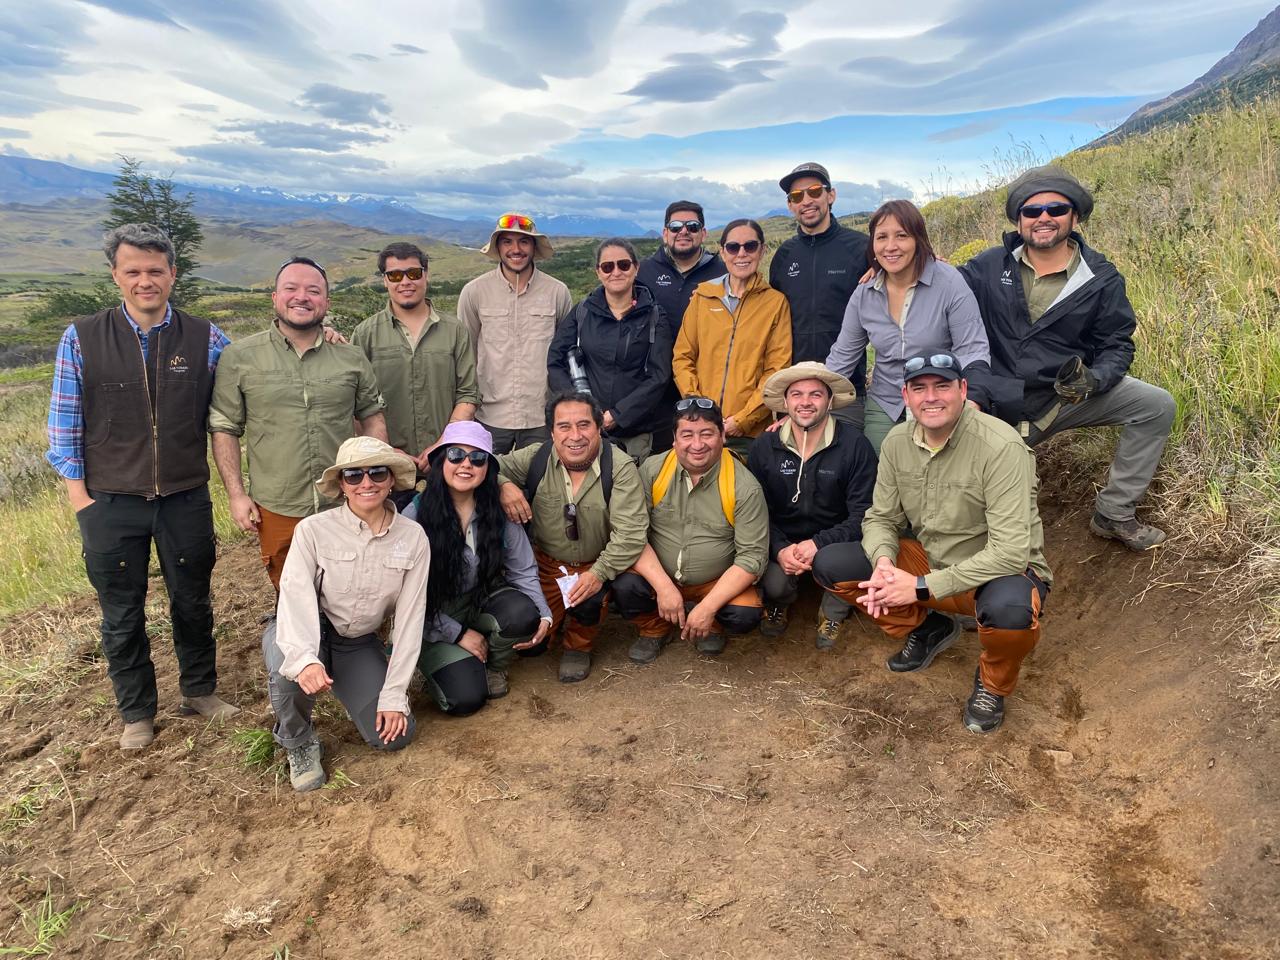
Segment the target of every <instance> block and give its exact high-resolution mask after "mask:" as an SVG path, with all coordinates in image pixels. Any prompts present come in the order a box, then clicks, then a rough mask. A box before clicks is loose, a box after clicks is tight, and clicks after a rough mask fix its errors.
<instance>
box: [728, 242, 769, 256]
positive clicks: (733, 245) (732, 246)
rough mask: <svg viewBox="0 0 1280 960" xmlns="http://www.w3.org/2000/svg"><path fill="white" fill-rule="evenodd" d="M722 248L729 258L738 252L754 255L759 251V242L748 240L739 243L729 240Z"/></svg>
mask: <svg viewBox="0 0 1280 960" xmlns="http://www.w3.org/2000/svg"><path fill="white" fill-rule="evenodd" d="M724 248H725V249H726V250H728V251H729V255H730V256H733V255H734V254H736V253H737V252H738V251H739V250H742V251H744V252H746V253H755V252H756V251H757V250H759V249H760V241H759V240H748V241H747V242H746V243H739V242H738V241H737V240H730V241H729V242H728V243H726V244H724Z"/></svg>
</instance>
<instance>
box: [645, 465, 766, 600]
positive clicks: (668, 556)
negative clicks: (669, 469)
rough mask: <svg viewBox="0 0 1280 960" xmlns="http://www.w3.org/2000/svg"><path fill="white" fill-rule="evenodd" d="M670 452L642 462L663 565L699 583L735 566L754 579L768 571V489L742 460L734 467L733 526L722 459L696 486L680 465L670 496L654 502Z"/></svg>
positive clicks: (681, 579) (681, 580) (652, 532)
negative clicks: (728, 514)
mask: <svg viewBox="0 0 1280 960" xmlns="http://www.w3.org/2000/svg"><path fill="white" fill-rule="evenodd" d="M666 459H667V455H666V454H665V453H659V454H655V455H654V456H652V457H649V458H648V459H647V460H645V462H644V463H642V464H641V465H640V482H641V483H642V484H643V485H644V496H645V502H646V503H647V504H648V506H649V544H650V546H652V547H653V550H654V553H656V554H657V555H658V559H659V560H660V561H662V569H663V570H665V571H666V572H667V576H669V577H671V579H672V580H674V581H675V582H676V583H678V584H684V585H688V586H699V585H701V584H704V583H710V582H711V581H713V580H718V579H720V577H721V576H722V575H723V574H724V572H725V571H726V570H728V569H729V567H731V566H738V567H741V568H742V569H743V570H745V571H747V573H749V574H751V575H752V576H754V577H757V578H758V577H759V576H760V574H762V573H764V568H765V564H766V563H767V562H768V559H769V513H768V510H767V509H766V508H765V503H764V491H763V490H761V489H760V484H759V482H758V481H757V480H756V478H755V477H754V476H752V474H751V471H750V470H748V469H747V468H746V467H745V466H743V465H742V464H741V463H739V464H737V465H736V468H735V469H734V471H733V493H734V506H733V519H734V522H733V524H730V523H729V520H728V518H726V517H725V515H724V506H723V504H721V502H720V485H719V477H720V466H721V465H720V463H719V462H717V463H715V464H714V465H713V466H712V467H711V469H710V470H708V471H707V473H706V474H705V475H704V476H703V478H702V479H701V480H699V481H698V483H697V485H696V486H695V485H694V483H693V480H692V479H691V478H690V476H689V474H688V472H687V471H686V470H685V469H684V467H681V466H677V467H676V474H675V476H674V477H672V478H671V485H670V486H669V487H668V488H667V493H666V496H664V497H663V498H662V502H661V503H660V504H658V505H657V506H656V507H655V506H654V505H653V481H654V480H655V479H656V478H657V476H658V473H659V471H661V470H662V464H663V463H664V462H665V461H666Z"/></svg>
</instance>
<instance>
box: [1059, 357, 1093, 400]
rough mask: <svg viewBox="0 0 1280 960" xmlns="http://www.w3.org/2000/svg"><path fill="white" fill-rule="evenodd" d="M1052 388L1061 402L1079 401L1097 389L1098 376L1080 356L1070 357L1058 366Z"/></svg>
mask: <svg viewBox="0 0 1280 960" xmlns="http://www.w3.org/2000/svg"><path fill="white" fill-rule="evenodd" d="M1053 389H1054V391H1055V392H1056V393H1057V394H1058V396H1059V398H1061V400H1062V402H1063V403H1079V402H1080V401H1081V400H1084V399H1085V398H1086V397H1088V396H1089V395H1090V394H1092V393H1093V391H1095V390H1097V389H1098V378H1097V377H1095V376H1094V375H1093V371H1092V370H1090V369H1089V368H1088V367H1086V366H1085V365H1084V361H1083V360H1082V359H1081V358H1080V357H1072V358H1071V359H1069V360H1068V361H1067V362H1066V363H1064V364H1063V365H1062V366H1061V367H1059V368H1058V377H1057V379H1056V380H1054V381H1053Z"/></svg>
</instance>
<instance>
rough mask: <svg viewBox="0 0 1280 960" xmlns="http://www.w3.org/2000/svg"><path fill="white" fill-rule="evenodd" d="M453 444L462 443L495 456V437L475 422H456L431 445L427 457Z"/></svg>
mask: <svg viewBox="0 0 1280 960" xmlns="http://www.w3.org/2000/svg"><path fill="white" fill-rule="evenodd" d="M451 443H462V444H466V445H467V446H468V447H475V448H476V449H477V450H483V451H484V452H485V453H487V454H489V455H490V456H492V455H493V435H492V434H491V433H489V431H488V430H486V429H485V428H484V427H482V426H481V425H480V424H478V423H476V422H475V421H474V420H455V421H453V423H450V424H448V425H447V426H446V427H445V428H444V433H442V434H440V439H439V440H437V441H436V442H435V443H433V444H432V445H431V449H430V450H428V451H427V456H430V455H431V454H433V453H435V451H437V450H439V449H441V448H442V447H447V446H448V445H449V444H451Z"/></svg>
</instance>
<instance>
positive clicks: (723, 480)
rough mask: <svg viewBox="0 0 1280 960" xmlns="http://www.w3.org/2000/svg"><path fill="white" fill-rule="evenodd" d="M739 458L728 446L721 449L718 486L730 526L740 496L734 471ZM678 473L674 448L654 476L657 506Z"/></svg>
mask: <svg viewBox="0 0 1280 960" xmlns="http://www.w3.org/2000/svg"><path fill="white" fill-rule="evenodd" d="M736 464H737V458H736V457H735V456H734V455H733V454H732V453H730V452H729V450H728V448H725V449H724V450H721V451H720V475H719V476H718V477H717V478H716V487H717V488H718V490H719V492H720V509H721V510H723V511H724V518H725V519H726V520H728V521H729V526H731V527H732V526H733V525H734V523H733V509H734V506H735V505H736V504H737V502H738V498H737V496H736V494H735V492H734V488H733V487H734V471H735V469H736ZM675 475H676V452H675V451H674V450H672V451H671V452H670V453H668V454H667V459H665V460H663V461H662V469H660V470H659V471H658V475H657V476H656V477H654V478H653V505H654V506H655V507H656V506H657V505H658V504H660V503H661V502H662V500H663V498H664V497H665V496H666V495H667V491H668V490H669V489H671V481H672V480H673V479H674V478H675Z"/></svg>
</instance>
